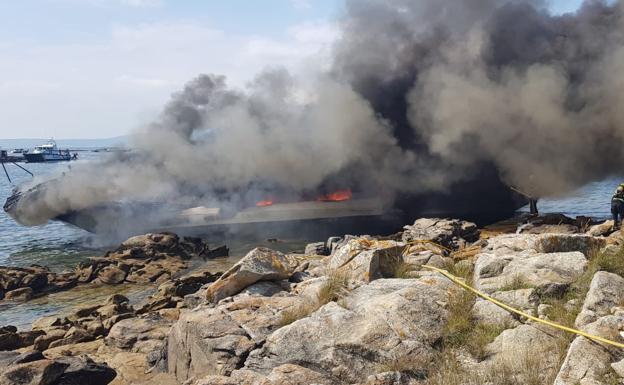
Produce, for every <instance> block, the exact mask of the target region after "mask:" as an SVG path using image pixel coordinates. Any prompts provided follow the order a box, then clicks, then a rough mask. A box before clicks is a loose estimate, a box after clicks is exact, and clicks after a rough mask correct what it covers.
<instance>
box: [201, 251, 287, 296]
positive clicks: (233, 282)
mask: <svg viewBox="0 0 624 385" xmlns="http://www.w3.org/2000/svg"><path fill="white" fill-rule="evenodd" d="M298 264H299V261H298V260H297V259H295V258H293V257H289V256H287V255H285V254H283V253H280V252H279V251H274V250H271V249H267V248H263V247H259V248H255V249H253V250H252V251H250V252H249V253H248V254H247V255H246V256H245V257H244V258H243V259H241V260H240V261H239V262H238V263H237V264H235V265H234V266H232V268H231V269H229V270H228V271H226V272H225V273H224V274H223V275H222V276H221V277H220V278H219V279H218V280H216V281H215V282H213V283H212V284H211V285H210V286H209V287H208V290H207V292H206V297H207V298H208V300H210V301H213V302H218V301H220V300H222V299H223V298H226V297H230V296H232V295H235V294H237V293H239V292H240V291H241V290H243V289H244V288H246V287H247V286H250V285H252V284H254V283H256V282H258V281H271V280H282V279H288V278H290V276H291V275H292V274H293V273H294V272H295V270H296V268H297V266H298Z"/></svg>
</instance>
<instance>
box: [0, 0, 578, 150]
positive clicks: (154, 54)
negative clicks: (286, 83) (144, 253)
mask: <svg viewBox="0 0 624 385" xmlns="http://www.w3.org/2000/svg"><path fill="white" fill-rule="evenodd" d="M580 2H581V0H568V1H565V0H555V1H553V2H552V3H551V9H552V10H553V12H557V13H561V12H566V11H573V10H574V9H576V8H577V7H578V6H579V4H580ZM341 7H342V1H341V0H227V1H217V0H214V1H211V0H204V1H202V0H14V1H12V0H0V138H18V137H48V136H55V137H58V138H63V137H65V138H67V137H75V138H98V137H111V136H116V135H122V134H126V133H127V132H129V131H130V130H132V129H134V128H138V127H140V126H142V125H143V124H145V123H146V122H148V121H150V120H151V119H152V118H153V117H154V116H155V115H156V114H157V113H158V111H159V109H160V107H161V106H162V104H163V103H164V102H165V101H166V100H167V98H168V96H169V95H170V94H171V92H174V91H175V90H177V89H179V88H180V86H181V85H182V84H184V82H185V81H187V80H188V79H190V78H192V77H193V76H195V75H197V74H199V73H202V72H216V73H224V74H226V75H228V78H229V79H230V82H231V83H233V84H235V85H243V84H244V83H245V81H246V80H248V79H249V78H250V77H251V76H253V74H254V73H255V72H256V71H257V70H258V69H259V68H262V67H264V66H270V65H274V64H276V63H280V64H283V65H286V66H287V67H289V68H298V67H305V66H306V65H323V64H324V63H323V60H324V55H323V54H322V53H323V52H325V53H326V52H327V50H328V49H329V46H330V44H331V42H332V41H333V40H334V39H335V37H336V35H337V32H336V28H335V25H334V23H333V21H334V20H335V19H336V17H337V16H338V15H340V12H341ZM319 52H320V53H321V54H318V53H319ZM310 57H314V58H315V59H313V60H310ZM314 60H318V61H319V63H315V62H314Z"/></svg>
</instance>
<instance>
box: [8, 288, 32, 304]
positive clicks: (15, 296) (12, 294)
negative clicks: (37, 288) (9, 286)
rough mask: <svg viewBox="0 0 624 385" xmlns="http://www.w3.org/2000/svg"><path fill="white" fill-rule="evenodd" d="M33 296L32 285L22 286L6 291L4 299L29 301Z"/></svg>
mask: <svg viewBox="0 0 624 385" xmlns="http://www.w3.org/2000/svg"><path fill="white" fill-rule="evenodd" d="M32 298H33V289H32V288H30V287H22V288H19V289H15V290H11V291H7V292H6V293H4V299H5V300H7V301H28V300H30V299H32Z"/></svg>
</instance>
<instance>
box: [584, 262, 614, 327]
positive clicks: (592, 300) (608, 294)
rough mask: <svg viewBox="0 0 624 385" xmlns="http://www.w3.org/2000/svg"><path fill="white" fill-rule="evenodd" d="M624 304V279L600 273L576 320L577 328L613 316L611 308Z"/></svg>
mask: <svg viewBox="0 0 624 385" xmlns="http://www.w3.org/2000/svg"><path fill="white" fill-rule="evenodd" d="M623 303H624V278H622V277H620V276H619V275H617V274H612V273H608V272H606V271H599V272H597V273H596V274H594V278H593V279H592V281H591V284H590V286H589V291H588V292H587V296H586V297H585V302H583V308H582V309H581V312H580V313H579V315H578V317H577V318H576V326H577V327H582V326H585V325H587V324H589V323H592V322H594V321H596V320H597V319H598V318H600V317H602V316H605V315H609V314H611V308H613V307H614V306H621V305H622V304H623Z"/></svg>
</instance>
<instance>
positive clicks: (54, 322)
mask: <svg viewBox="0 0 624 385" xmlns="http://www.w3.org/2000/svg"><path fill="white" fill-rule="evenodd" d="M62 324H63V321H62V320H61V319H60V318H59V317H55V316H50V317H42V318H39V319H37V320H35V321H34V322H33V323H32V329H33V330H46V329H50V328H52V327H55V326H61V325H62Z"/></svg>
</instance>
